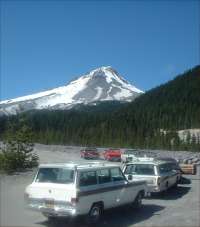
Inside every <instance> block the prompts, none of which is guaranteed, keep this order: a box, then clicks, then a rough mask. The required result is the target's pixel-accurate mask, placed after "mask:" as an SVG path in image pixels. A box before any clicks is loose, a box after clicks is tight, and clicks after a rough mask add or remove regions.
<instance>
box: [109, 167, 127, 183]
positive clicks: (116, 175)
mask: <svg viewBox="0 0 200 227" xmlns="http://www.w3.org/2000/svg"><path fill="white" fill-rule="evenodd" d="M110 173H111V178H112V181H122V180H124V176H123V174H122V172H121V171H120V169H119V168H112V169H110Z"/></svg>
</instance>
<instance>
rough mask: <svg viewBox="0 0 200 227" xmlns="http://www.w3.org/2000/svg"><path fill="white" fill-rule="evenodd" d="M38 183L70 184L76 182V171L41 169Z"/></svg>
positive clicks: (37, 178)
mask: <svg viewBox="0 0 200 227" xmlns="http://www.w3.org/2000/svg"><path fill="white" fill-rule="evenodd" d="M36 182H40V183H45V182H48V183H57V184H68V183H72V182H74V170H72V169H66V168H40V169H39V171H38V174H37V177H36Z"/></svg>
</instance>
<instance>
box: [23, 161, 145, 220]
mask: <svg viewBox="0 0 200 227" xmlns="http://www.w3.org/2000/svg"><path fill="white" fill-rule="evenodd" d="M145 191H146V182H145V181H137V182H129V181H128V180H127V179H126V177H125V176H124V174H123V172H122V170H121V169H120V166H119V165H116V164H110V163H104V162H90V163H66V164H43V165H40V167H39V169H38V172H37V174H36V176H35V179H34V181H33V182H32V184H30V185H29V186H28V187H27V188H26V190H25V197H26V202H27V205H28V207H29V208H31V209H33V210H36V211H40V212H42V213H43V214H44V215H45V216H46V217H48V218H49V219H51V218H52V217H62V216H77V215H85V214H88V219H89V220H90V221H91V222H96V221H97V220H98V219H99V218H100V216H101V214H102V212H103V210H104V209H108V208H112V207H117V206H121V205H124V204H130V203H132V204H134V205H135V206H137V207H140V206H141V202H142V197H143V196H144V195H145Z"/></svg>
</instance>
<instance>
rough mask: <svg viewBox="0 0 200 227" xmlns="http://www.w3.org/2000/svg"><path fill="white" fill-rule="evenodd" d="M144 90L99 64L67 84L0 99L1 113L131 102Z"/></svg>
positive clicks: (110, 68)
mask: <svg viewBox="0 0 200 227" xmlns="http://www.w3.org/2000/svg"><path fill="white" fill-rule="evenodd" d="M141 93H143V92H142V91H141V90H139V89H137V88H136V87H134V86H133V85H131V84H130V83H129V82H128V81H126V80H125V79H123V77H121V76H120V75H119V74H118V73H117V71H116V70H115V69H113V68H112V67H111V66H102V67H100V68H97V69H94V70H92V71H90V72H89V73H87V74H85V75H83V76H80V77H79V78H77V79H75V80H73V81H71V82H70V83H69V84H68V85H66V86H62V87H58V88H54V89H51V90H47V91H44V92H39V93H36V94H32V95H28V96H23V97H19V98H15V99H11V100H6V101H2V102H0V115H1V114H2V113H4V114H16V113H19V112H23V111H27V110H30V109H69V108H72V107H73V106H75V105H77V104H89V103H93V102H99V101H124V102H129V101H132V100H133V99H134V98H135V97H137V96H138V95H140V94H141Z"/></svg>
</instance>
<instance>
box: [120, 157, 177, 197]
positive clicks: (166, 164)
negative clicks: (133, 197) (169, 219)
mask: <svg viewBox="0 0 200 227" xmlns="http://www.w3.org/2000/svg"><path fill="white" fill-rule="evenodd" d="M123 172H124V174H125V176H126V177H127V179H128V180H129V181H137V180H145V181H146V182H147V187H148V189H147V190H148V192H149V193H151V192H162V191H166V190H167V189H168V188H170V187H172V186H176V185H177V184H178V181H179V180H180V177H181V174H180V171H178V170H176V169H175V164H174V162H172V161H163V160H157V159H154V158H140V159H138V160H137V161H134V162H130V163H127V164H125V165H124V167H123Z"/></svg>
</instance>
